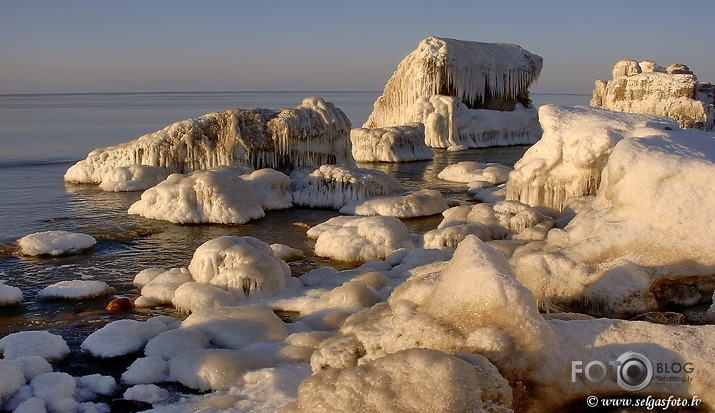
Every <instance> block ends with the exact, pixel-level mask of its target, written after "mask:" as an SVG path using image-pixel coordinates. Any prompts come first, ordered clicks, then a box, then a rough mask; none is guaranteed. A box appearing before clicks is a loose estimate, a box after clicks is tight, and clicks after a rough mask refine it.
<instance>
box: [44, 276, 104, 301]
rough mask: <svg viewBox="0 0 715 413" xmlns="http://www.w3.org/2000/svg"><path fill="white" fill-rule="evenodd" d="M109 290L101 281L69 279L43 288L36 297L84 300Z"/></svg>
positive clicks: (101, 294)
mask: <svg viewBox="0 0 715 413" xmlns="http://www.w3.org/2000/svg"><path fill="white" fill-rule="evenodd" d="M110 291H112V289H111V288H110V287H109V285H107V283H105V282H103V281H94V280H69V281H60V282H57V283H54V284H52V285H49V286H47V287H45V288H43V289H42V290H40V292H39V293H37V298H54V299H65V300H84V299H88V298H95V297H100V296H103V295H107V294H109V292H110Z"/></svg>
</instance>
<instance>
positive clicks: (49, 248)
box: [18, 231, 97, 257]
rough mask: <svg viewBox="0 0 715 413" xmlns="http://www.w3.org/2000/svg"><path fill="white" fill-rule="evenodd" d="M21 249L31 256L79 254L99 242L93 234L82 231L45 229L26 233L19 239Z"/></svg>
mask: <svg viewBox="0 0 715 413" xmlns="http://www.w3.org/2000/svg"><path fill="white" fill-rule="evenodd" d="M18 243H19V244H20V251H21V252H22V253H23V254H25V255H31V256H44V255H47V256H51V257H57V256H61V255H70V254H79V253H81V252H82V251H86V250H88V249H90V248H92V247H94V244H96V243H97V240H96V239H94V237H93V236H91V235H88V234H83V233H80V232H68V231H44V232H36V233H34V234H30V235H25V236H24V237H22V238H20V239H19V240H18Z"/></svg>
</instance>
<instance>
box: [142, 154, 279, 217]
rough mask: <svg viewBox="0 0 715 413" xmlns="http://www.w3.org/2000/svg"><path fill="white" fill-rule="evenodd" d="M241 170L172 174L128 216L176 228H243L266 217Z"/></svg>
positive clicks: (230, 169) (150, 191)
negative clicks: (191, 225)
mask: <svg viewBox="0 0 715 413" xmlns="http://www.w3.org/2000/svg"><path fill="white" fill-rule="evenodd" d="M242 172H243V171H242V170H237V169H234V168H228V167H219V168H215V169H210V170H201V171H196V172H192V173H190V174H188V175H181V174H173V175H170V176H169V177H168V178H167V179H166V180H165V181H163V182H161V183H159V184H158V185H156V186H155V187H153V188H150V189H148V190H146V191H145V192H144V193H143V194H142V196H141V199H140V200H139V201H137V202H135V203H134V204H132V205H131V206H130V207H129V211H128V212H129V213H130V214H135V215H141V216H143V217H145V218H152V219H160V220H164V221H169V222H173V223H175V224H189V223H194V224H196V223H207V222H210V223H219V224H243V223H246V222H248V221H250V220H252V219H256V218H262V217H263V216H264V215H265V212H264V211H263V208H261V205H260V202H259V196H258V195H257V194H256V192H255V191H254V190H253V188H252V186H251V185H249V184H248V183H246V181H244V180H243V179H242V178H241V177H240V173H242Z"/></svg>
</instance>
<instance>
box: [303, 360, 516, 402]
mask: <svg viewBox="0 0 715 413" xmlns="http://www.w3.org/2000/svg"><path fill="white" fill-rule="evenodd" d="M459 356H462V355H461V354H459V355H458V356H457V357H455V356H450V355H448V354H444V353H442V352H439V351H435V350H428V349H409V350H403V351H399V352H396V353H393V354H390V355H388V356H386V357H383V358H380V359H377V360H374V361H371V362H369V363H367V364H364V365H361V366H358V367H350V368H346V369H342V370H338V369H328V370H324V371H322V372H320V373H318V374H315V375H313V376H311V377H309V378H308V379H306V380H304V381H303V382H302V383H301V384H300V387H299V389H298V400H297V401H296V402H295V403H294V406H292V409H293V410H290V409H289V411H295V412H328V411H330V412H345V413H347V412H357V411H375V412H387V411H395V412H397V411H399V412H426V411H429V412H476V411H479V412H485V413H486V412H493V413H497V412H499V413H507V412H512V410H511V406H512V391H511V388H510V387H509V383H508V382H507V381H506V380H505V379H504V378H503V377H502V376H501V375H500V374H499V372H498V371H497V369H496V367H494V365H492V364H491V363H489V361H488V360H487V359H485V358H484V357H480V356H476V355H467V354H464V355H463V357H464V358H460V357H459ZM387 395H389V396H387Z"/></svg>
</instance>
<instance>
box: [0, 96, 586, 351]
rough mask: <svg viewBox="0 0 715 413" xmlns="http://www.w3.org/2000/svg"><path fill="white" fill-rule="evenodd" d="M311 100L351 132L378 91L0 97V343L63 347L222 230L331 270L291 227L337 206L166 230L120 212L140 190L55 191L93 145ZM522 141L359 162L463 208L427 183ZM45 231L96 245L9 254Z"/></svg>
mask: <svg viewBox="0 0 715 413" xmlns="http://www.w3.org/2000/svg"><path fill="white" fill-rule="evenodd" d="M311 95H319V96H321V97H323V98H324V99H326V100H327V101H330V102H333V103H335V105H336V106H337V107H339V108H341V109H342V110H343V111H345V112H346V114H347V115H348V116H349V117H350V119H351V120H352V123H353V125H354V126H359V125H361V124H362V123H363V122H364V121H365V120H366V119H367V116H368V115H369V113H370V111H371V110H372V102H373V101H374V99H375V98H376V97H377V95H379V93H378V92H227V93H131V94H80V95H14V96H0V125H2V128H0V147H2V151H1V152H0V176H1V177H2V179H0V194H2V202H0V280H5V281H6V282H7V283H8V284H9V285H13V286H16V287H19V288H21V289H22V291H23V294H24V297H25V298H24V301H23V303H22V304H20V305H16V306H10V307H0V337H2V336H5V335H7V334H9V333H12V332H16V331H20V330H30V329H42V330H48V331H50V332H53V333H55V334H60V335H62V336H63V337H64V338H65V340H67V341H68V343H69V344H70V347H72V348H77V347H78V344H79V343H80V342H81V341H82V340H83V339H84V338H85V337H86V336H87V335H88V334H89V333H91V332H92V331H94V330H96V329H97V328H98V327H99V326H100V325H102V324H104V323H106V322H108V321H112V320H115V319H119V318H126V317H127V314H126V313H118V314H117V313H110V312H107V311H104V310H103V309H104V307H105V306H106V304H107V303H108V302H109V301H110V300H111V299H112V298H114V297H116V296H128V297H131V298H135V297H136V296H137V295H138V293H139V291H138V290H137V289H136V287H134V286H133V284H132V280H133V278H134V275H136V273H138V272H139V271H141V270H143V269H146V268H150V267H161V268H167V269H168V268H173V267H186V266H188V264H189V262H190V260H191V256H192V254H193V251H194V250H195V249H196V247H197V246H199V245H200V244H202V243H203V242H205V241H207V240H209V239H212V238H215V237H218V236H223V235H250V236H254V237H256V238H259V239H261V240H263V241H266V242H268V243H282V244H287V245H290V246H292V247H295V248H299V249H302V250H303V251H305V252H306V258H304V259H302V260H299V261H297V262H293V263H291V267H292V270H293V273H294V274H295V275H299V274H302V273H305V272H307V271H309V270H310V269H312V268H315V267H316V266H320V265H327V264H336V263H329V262H327V261H326V260H324V259H322V258H319V257H316V256H314V255H313V254H312V250H313V242H312V241H311V240H308V239H307V237H306V236H305V231H306V229H305V227H304V226H298V225H294V223H295V222H301V223H304V224H307V225H308V226H312V225H316V224H318V223H320V222H323V221H325V220H327V219H329V218H331V217H333V216H336V215H338V213H337V211H332V210H321V209H303V208H294V209H289V210H283V211H268V212H267V215H266V217H265V218H262V219H259V220H256V221H252V222H249V223H247V224H244V225H174V224H171V223H166V222H161V221H154V220H149V219H145V218H141V217H137V216H131V215H127V214H126V210H127V208H128V207H129V205H131V204H132V203H133V202H134V201H136V200H137V199H138V198H139V196H140V194H139V193H108V192H103V191H100V190H98V189H97V188H96V187H95V186H92V185H74V184H65V183H64V182H63V179H62V177H63V175H64V172H65V171H66V169H67V168H68V167H69V166H71V165H72V164H73V163H74V162H75V161H76V160H79V159H82V158H84V156H86V153H88V152H89V151H91V150H92V149H94V148H97V147H102V146H107V145H112V144H116V143H120V142H124V141H128V140H131V139H135V138H136V137H138V136H140V135H142V134H145V133H150V132H153V131H155V130H158V129H161V128H163V127H164V126H166V125H168V124H170V123H172V122H174V121H177V120H181V119H186V118H191V117H196V116H199V115H201V114H204V113H207V112H211V111H218V110H225V109H229V108H234V107H242V108H248V107H267V108H281V107H291V106H295V105H297V104H299V103H300V101H301V100H302V98H303V97H306V96H311ZM533 98H534V101H535V103H536V104H539V103H542V102H543V103H559V102H561V103H562V104H586V103H588V96H584V95H534V96H533ZM526 149H527V147H526V146H518V147H508V148H487V149H476V150H469V151H464V152H447V151H444V150H436V151H435V159H434V160H433V161H425V162H412V163H404V164H361V166H363V167H370V168H374V169H379V170H383V171H385V172H387V173H389V174H391V175H393V176H394V177H395V178H397V179H398V180H400V181H401V182H402V183H403V185H404V186H406V187H408V188H434V189H438V190H440V191H441V192H442V193H443V194H444V195H445V196H446V197H447V198H449V199H453V200H456V201H460V202H462V203H465V202H471V200H470V198H469V195H468V194H467V193H466V190H465V189H466V188H465V187H464V185H461V184H453V183H448V182H444V181H441V180H439V179H437V174H438V173H439V171H441V170H442V169H443V168H444V167H445V166H447V165H449V164H451V163H455V162H459V161H462V160H475V161H481V162H499V163H503V164H506V165H513V164H514V162H515V161H516V160H518V159H519V158H520V157H521V155H522V154H523V153H524V151H525V150H526ZM440 220H441V217H440V216H437V217H429V218H421V219H410V220H405V222H406V224H407V225H408V227H409V228H410V230H411V231H412V232H416V233H419V232H425V231H427V230H429V229H432V228H435V227H436V225H437V224H438V223H439V221H440ZM46 230H68V231H78V232H85V233H88V234H91V235H93V236H94V237H95V238H97V240H98V244H97V245H96V247H95V248H94V250H92V251H90V252H88V253H85V254H81V255H78V256H71V257H61V258H27V257H20V256H18V255H16V254H15V252H14V249H15V248H16V245H15V244H14V242H15V240H17V239H18V238H19V237H22V236H24V235H26V234H29V233H33V232H38V231H46ZM72 279H92V280H100V281H104V282H106V283H107V284H109V285H110V286H111V287H112V288H113V289H114V292H113V294H112V295H111V296H109V297H102V298H97V299H93V300H85V301H80V302H74V301H73V302H69V301H46V300H43V301H40V300H36V299H35V296H36V294H37V292H39V291H40V290H41V289H42V288H44V287H46V286H48V285H50V284H53V283H56V282H58V281H63V280H72ZM160 313H164V314H174V313H173V310H171V309H169V308H163V309H156V310H142V311H136V312H133V313H132V315H131V317H133V318H137V319H145V318H148V317H150V316H153V315H156V314H160Z"/></svg>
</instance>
